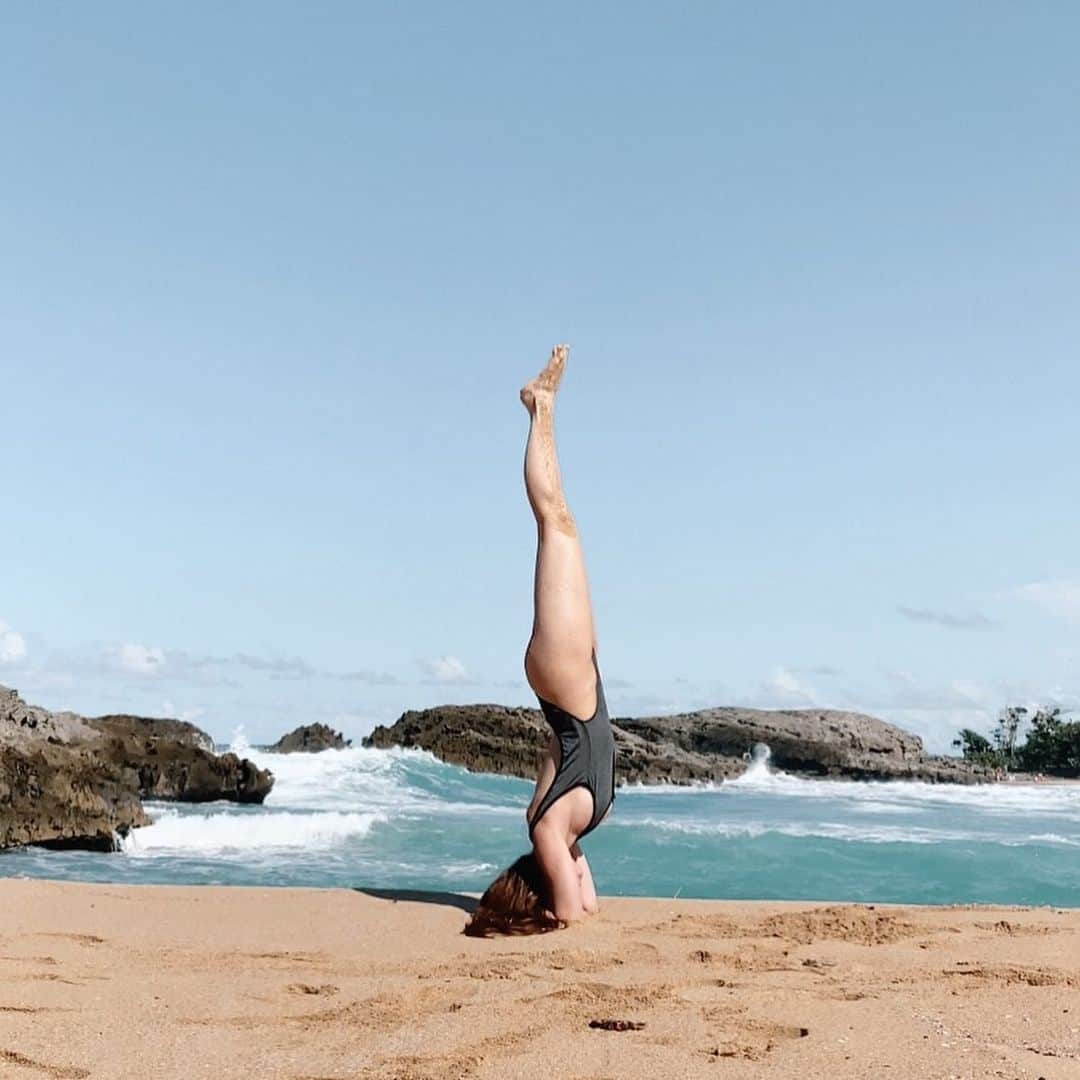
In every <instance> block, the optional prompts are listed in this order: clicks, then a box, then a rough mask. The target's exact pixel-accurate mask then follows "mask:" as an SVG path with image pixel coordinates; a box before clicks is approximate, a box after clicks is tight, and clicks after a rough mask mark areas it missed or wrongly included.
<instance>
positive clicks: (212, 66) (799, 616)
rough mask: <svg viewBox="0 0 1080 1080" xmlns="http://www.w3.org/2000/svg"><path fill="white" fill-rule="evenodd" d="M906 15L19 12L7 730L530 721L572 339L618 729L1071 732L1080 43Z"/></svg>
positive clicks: (278, 728)
mask: <svg viewBox="0 0 1080 1080" xmlns="http://www.w3.org/2000/svg"><path fill="white" fill-rule="evenodd" d="M874 8H875V9H874V10H871V8H869V7H867V6H866V5H862V4H845V3H831V4H825V5H818V6H816V7H815V8H814V9H813V10H811V9H809V8H808V7H807V6H806V5H801V4H782V3H775V4H768V5H753V6H751V5H734V4H714V3H701V4H693V3H688V4H681V5H674V6H669V8H668V9H666V10H662V9H661V8H660V7H658V6H657V5H652V4H632V3H631V4H628V3H619V4H611V3H595V4H588V5H569V4H554V5H545V6H544V7H543V8H533V9H528V10H527V9H525V8H524V7H523V6H521V5H505V4H466V5H453V6H450V5H442V4H411V5H398V6H397V7H395V8H391V6H390V5H354V4H344V3H341V4H325V3H324V4H311V5H296V4H272V3H269V4H268V3H259V4H253V3H237V4H231V5H228V8H227V10H224V11H223V10H221V9H220V6H219V5H209V4H189V5H184V6H183V7H182V8H176V9H170V10H166V9H162V8H160V7H157V6H155V8H154V9H148V8H147V7H146V6H145V5H142V4H135V3H115V4H111V5H106V6H99V5H93V6H90V5H75V6H73V5H63V6H55V5H30V6H24V7H23V8H21V9H15V8H10V7H9V8H8V9H7V10H5V12H4V14H3V16H0V20H2V25H0V91H2V93H0V101H2V103H3V104H2V105H0V110H2V114H3V120H4V131H5V145H4V158H5V162H4V168H3V169H2V170H0V236H2V237H3V245H2V247H3V255H2V257H0V376H2V379H0V395H2V401H3V418H4V423H3V429H2V434H0V462H2V465H3V486H2V491H3V512H2V519H0V682H3V683H5V684H7V685H12V686H15V687H17V688H19V689H20V691H22V692H23V693H24V696H26V697H27V698H29V699H30V700H33V701H36V702H39V703H42V704H45V705H48V706H50V707H69V708H73V709H76V710H78V711H81V712H84V713H99V712H104V711H116V710H121V709H122V710H126V711H138V712H144V713H151V714H162V713H170V714H174V715H175V714H179V715H184V716H188V717H191V718H193V719H195V720H196V721H197V722H199V723H200V724H202V725H203V726H204V727H206V728H207V729H208V730H210V731H211V732H212V733H214V734H215V735H216V736H217V737H219V738H224V737H227V736H228V735H229V734H230V733H231V732H232V730H233V729H234V728H235V727H236V726H237V725H238V724H241V723H242V724H244V725H245V727H246V730H247V732H248V734H249V736H250V737H251V738H252V739H253V740H261V739H270V738H274V737H276V736H277V735H278V734H280V733H281V732H283V731H284V730H287V729H288V728H289V727H291V726H293V725H295V724H296V723H300V722H307V721H312V720H325V721H328V722H331V723H335V724H337V725H338V726H340V727H343V728H344V729H345V730H346V731H347V733H349V734H351V735H354V736H355V735H359V734H362V733H363V732H365V731H366V730H368V729H369V728H370V726H371V725H372V724H373V723H374V722H376V721H382V720H391V719H393V718H395V717H396V716H397V715H398V714H399V713H400V712H401V711H402V710H403V709H405V708H409V707H421V706H425V705H429V704H434V703H436V702H443V701H455V702H466V701H503V702H508V703H509V702H525V701H527V700H528V699H529V695H528V690H527V687H526V686H525V684H524V681H523V679H522V675H521V653H522V649H523V647H524V643H525V638H526V636H527V632H528V628H529V621H530V575H531V570H532V560H533V527H532V522H531V518H530V516H529V513H528V510H527V507H526V503H525V500H524V496H523V493H522V491H521V480H520V469H521V461H520V458H521V451H522V447H523V443H524V436H525V414H524V412H523V411H522V409H521V406H520V405H519V404H518V402H517V389H518V387H519V385H520V384H521V383H522V382H523V381H524V380H525V378H527V377H528V376H529V375H531V374H532V373H533V372H534V371H535V369H536V368H537V367H538V366H539V365H540V364H541V363H542V362H543V361H544V359H545V358H546V355H547V352H548V349H549V348H550V346H551V345H552V344H553V343H554V342H556V341H562V340H566V341H569V342H570V343H571V346H572V353H571V360H570V369H569V372H568V375H567V378H566V382H565V384H564V386H565V390H564V393H563V395H562V399H561V402H560V406H559V430H560V441H561V452H562V458H563V469H564V474H565V479H566V483H567V487H568V491H569V495H570V500H571V504H572V506H573V508H574V510H575V512H576V514H577V517H578V520H579V523H580V526H581V530H582V534H583V537H584V540H585V544H586V551H587V556H588V560H589V565H590V572H591V577H592V584H593V593H594V603H595V606H596V609H597V620H598V629H599V636H600V647H601V662H602V666H603V669H604V673H605V677H606V679H607V681H608V683H609V698H610V700H611V704H612V706H613V709H614V711H615V712H616V713H623V714H627V713H642V712H655V711H669V710H675V709H681V708H696V707H702V706H706V705H721V704H752V705H760V706H795V705H798V706H808V705H821V706H826V705H831V706H836V707H843V708H853V709H862V710H865V711H869V712H872V713H874V714H876V715H879V716H882V717H885V718H887V719H891V720H894V721H896V722H898V723H901V724H903V725H904V726H906V727H909V728H911V729H912V730H914V731H917V732H919V733H920V734H922V735H923V736H924V737H925V738H926V739H927V741H928V743H929V744H930V745H931V746H932V747H935V748H942V747H944V746H946V745H947V744H948V741H949V739H950V738H951V737H952V735H953V732H954V730H955V728H956V727H958V726H960V725H961V724H974V725H976V726H985V725H986V724H987V723H988V722H989V721H990V719H991V718H992V716H993V715H994V713H995V712H996V711H997V709H998V708H999V707H1000V706H1002V705H1004V704H1006V703H1007V702H1020V701H1022V702H1036V701H1055V702H1060V703H1062V704H1065V705H1067V706H1074V705H1076V704H1080V674H1078V671H1080V664H1078V661H1080V554H1078V552H1080V545H1078V543H1077V537H1078V534H1080V507H1078V503H1077V499H1076V497H1075V491H1076V484H1077V481H1076V478H1077V472H1078V464H1080V460H1078V459H1080V450H1078V448H1077V447H1078V432H1077V423H1076V402H1077V399H1078V396H1080V373H1078V369H1077V362H1076V357H1077V346H1076V343H1077V340H1078V331H1080V306H1078V305H1077V304H1076V296H1077V293H1078V285H1080V280H1078V278H1080V273H1078V271H1080V257H1078V250H1080V246H1078V241H1080V230H1078V214H1077V212H1078V209H1080V188H1078V186H1077V184H1076V177H1077V175H1078V174H1080V129H1078V127H1077V124H1076V110H1075V106H1076V101H1077V100H1078V94H1080V69H1078V67H1077V65H1076V63H1075V56H1076V46H1077V41H1078V33H1080V13H1078V11H1077V9H1076V8H1075V6H1073V5H1069V4H1064V3H1060V4H1045V5H1039V6H1038V8H1037V9H1036V8H1034V7H1031V6H1028V5H1015V4H1006V3H978V4H975V3H957V4H950V5H944V6H943V5H938V4H929V3H916V4H907V5H902V6H901V7H895V8H893V9H889V10H885V9H884V8H882V7H881V6H874ZM1070 492H1072V493H1073V494H1070Z"/></svg>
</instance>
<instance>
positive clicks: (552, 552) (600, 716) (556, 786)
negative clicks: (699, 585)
mask: <svg viewBox="0 0 1080 1080" xmlns="http://www.w3.org/2000/svg"><path fill="white" fill-rule="evenodd" d="M568 354H569V349H568V348H567V346H565V345H559V346H556V347H555V348H554V349H553V350H552V353H551V358H550V359H549V360H548V363H547V366H546V367H545V368H544V370H543V371H541V372H540V374H539V375H538V376H537V377H536V378H535V379H533V380H532V382H530V383H527V384H526V385H525V386H524V387H523V388H522V390H521V400H522V403H523V404H524V405H525V408H526V409H527V410H528V412H529V441H528V444H527V446H526V449H525V491H526V494H527V495H528V498H529V505H530V506H531V507H532V511H533V514H534V516H535V517H536V525H537V548H536V575H535V582H534V592H533V628H532V637H531V638H530V639H529V645H528V648H527V649H526V650H525V675H526V677H527V678H528V680H529V685H530V686H531V687H532V689H533V691H534V692H535V694H536V696H537V698H538V699H539V701H540V707H541V709H542V710H543V713H544V717H545V719H546V720H547V722H548V724H549V726H550V727H551V735H550V737H549V739H548V746H547V751H546V752H545V754H544V757H543V761H542V763H541V766H540V775H539V777H538V778H537V781H536V791H535V792H534V794H533V797H532V801H531V802H530V803H529V808H528V810H527V811H526V815H525V816H526V820H527V821H528V825H529V837H530V839H531V840H532V845H533V849H532V851H531V852H530V853H529V854H527V855H522V856H521V857H520V858H519V859H518V860H517V861H516V862H515V863H514V864H513V866H511V867H510V868H509V869H508V870H505V871H504V872H503V873H502V874H500V875H499V877H498V878H496V879H495V881H494V882H493V883H492V884H491V885H490V886H489V888H488V890H487V892H485V893H484V896H483V898H482V899H481V901H480V905H479V907H478V908H477V909H476V911H475V912H474V913H473V917H472V920H471V921H470V923H469V925H468V926H467V927H466V933H470V934H477V935H483V934H487V933H492V932H501V933H538V932H541V931H543V930H550V929H555V928H556V927H559V926H562V925H565V924H567V923H570V922H574V921H575V920H578V919H581V918H584V917H585V916H586V915H590V914H592V913H594V912H595V911H596V910H597V900H596V889H595V888H594V886H593V880H592V874H591V873H590V871H589V864H588V862H587V861H586V859H585V855H584V854H583V853H582V851H581V848H580V847H579V846H578V841H579V840H580V839H581V838H582V837H583V836H585V835H586V834H587V833H589V832H591V831H592V830H593V829H595V828H596V826H597V825H599V824H600V822H601V820H602V819H603V818H604V816H605V815H606V814H607V812H608V811H609V810H610V808H611V804H612V802H613V801H614V799H615V740H614V736H613V734H612V731H611V722H610V720H609V718H608V712H607V704H606V702H605V701H604V688H603V685H602V684H601V681H600V669H599V667H598V665H597V661H596V633H595V629H594V625H593V614H592V606H591V604H590V602H589V585H588V580H587V578H586V575H585V559H584V556H583V554H582V550H581V542H580V540H579V538H578V532H577V526H576V524H575V523H574V518H573V515H572V514H571V513H570V508H569V507H568V506H567V504H566V498H565V496H564V495H563V489H562V480H561V477H560V473H559V461H558V457H557V455H556V452H555V430H554V406H555V394H556V391H557V390H558V388H559V382H560V380H561V379H562V376H563V372H564V370H565V368H566V359H567V356H568Z"/></svg>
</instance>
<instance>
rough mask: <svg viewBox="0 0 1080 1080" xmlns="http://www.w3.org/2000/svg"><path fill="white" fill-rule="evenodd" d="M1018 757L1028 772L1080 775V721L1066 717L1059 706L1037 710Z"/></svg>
mask: <svg viewBox="0 0 1080 1080" xmlns="http://www.w3.org/2000/svg"><path fill="white" fill-rule="evenodd" d="M1017 757H1018V760H1019V763H1020V766H1021V767H1022V768H1024V769H1026V770H1027V771H1028V772H1042V773H1056V774H1058V775H1059V776H1078V775H1080V723H1078V722H1077V721H1075V720H1073V721H1069V720H1064V719H1063V718H1062V713H1061V709H1059V708H1057V707H1056V706H1055V707H1044V708H1042V709H1039V710H1037V711H1036V713H1035V715H1034V716H1033V717H1032V718H1031V730H1030V731H1029V732H1028V736H1027V739H1026V740H1025V742H1024V745H1023V746H1022V747H1021V748H1020V750H1019V752H1018V755H1017Z"/></svg>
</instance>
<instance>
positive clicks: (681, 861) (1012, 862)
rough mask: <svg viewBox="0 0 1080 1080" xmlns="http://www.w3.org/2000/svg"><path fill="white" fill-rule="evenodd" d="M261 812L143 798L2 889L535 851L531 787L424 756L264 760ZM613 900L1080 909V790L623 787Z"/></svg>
mask: <svg viewBox="0 0 1080 1080" xmlns="http://www.w3.org/2000/svg"><path fill="white" fill-rule="evenodd" d="M231 749H234V750H236V751H237V752H239V753H241V754H243V755H245V756H248V757H251V758H252V759H253V760H254V761H256V762H257V763H258V764H259V765H260V766H263V767H265V768H269V769H271V770H273V772H274V775H275V777H276V783H275V786H274V790H273V791H272V793H271V794H270V796H269V797H268V798H267V800H266V802H265V804H263V805H262V806H236V805H233V804H229V803H212V804H203V805H197V806H189V805H178V804H175V803H148V804H147V807H148V810H149V811H150V813H151V815H152V816H153V818H154V824H153V825H151V826H149V827H147V828H143V829H138V830H135V831H134V832H133V833H132V834H131V835H130V836H129V837H128V838H127V839H126V840H125V841H124V842H123V847H122V850H120V851H118V852H115V853H113V854H101V853H93V852H51V851H44V850H40V849H35V848H29V849H24V850H18V851H10V852H6V853H3V854H0V876H7V877H11V876H20V875H25V876H29V877H46V878H54V879H65V880H78V881H99V882H101V881H105V882H123V883H139V882H155V883H168V884H223V885H306V886H345V887H355V888H374V889H436V890H460V891H470V892H478V891H482V890H483V889H484V888H485V886H486V885H487V884H488V882H489V881H490V880H491V879H492V877H493V876H494V875H495V874H496V873H497V872H498V871H499V870H500V869H501V868H502V867H504V866H505V865H507V864H508V863H510V862H511V861H512V860H513V859H514V858H515V857H516V856H517V855H518V854H520V853H521V852H523V851H525V850H526V849H527V847H528V840H527V834H526V828H525V817H524V814H525V806H526V804H527V802H528V799H529V797H530V795H531V792H532V784H530V783H526V782H525V781H523V780H515V779H512V778H509V777H500V776H487V775H477V774H472V773H468V772H466V771H465V770H464V769H460V768H457V767H455V766H451V765H445V764H443V763H442V762H440V761H438V760H437V759H436V758H434V757H432V756H431V755H430V754H427V753H424V752H422V751H414V750H398V749H393V750H375V749H366V748H356V749H349V750H340V751H337V750H328V751H324V752H322V753H320V754H310V755H309V754H291V755H281V754H272V753H269V752H266V751H263V750H259V749H257V748H251V747H249V746H248V745H247V744H246V742H245V741H244V740H243V737H242V736H238V737H237V738H236V740H235V741H234V744H233V746H232V747H231ZM582 846H583V847H584V849H585V851H586V853H587V855H588V856H589V861H590V864H591V865H592V868H593V874H594V876H595V878H596V882H597V887H598V890H599V891H600V893H601V894H602V895H609V896H671V897H674V896H680V897H701V898H725V899H778V900H822V901H824V900H837V901H862V902H865V901H880V902H883V903H886V902H896V903H919V904H961V903H987V904H991V903H992V904H1033V905H1053V906H1061V907H1074V906H1080V784H1062V785H1056V784H1032V785H1015V786H1013V785H1008V784H1002V785H986V786H980V787H960V786H952V785H935V784H923V783H910V782H900V781H895V782H879V783H874V782H850V781H836V780H809V779H802V778H798V777H793V776H787V775H785V774H783V773H780V772H776V771H773V770H771V769H770V768H769V766H768V763H767V761H764V760H761V761H755V762H754V763H753V764H752V765H751V767H750V768H749V770H748V771H747V773H746V774H745V775H743V776H742V777H740V778H738V779H736V780H733V781H728V782H726V783H722V784H715V785H709V786H700V787H693V788H684V787H667V786H664V787H644V786H642V787H629V788H627V787H624V788H620V789H619V792H618V798H617V799H616V802H615V807H614V810H613V812H612V816H611V817H610V818H609V819H608V820H607V821H606V822H605V823H604V824H603V825H601V826H600V828H599V829H597V830H596V832H594V833H593V834H591V835H590V836H589V837H587V838H586V840H585V841H584V842H583V845H582Z"/></svg>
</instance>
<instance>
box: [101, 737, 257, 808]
mask: <svg viewBox="0 0 1080 1080" xmlns="http://www.w3.org/2000/svg"><path fill="white" fill-rule="evenodd" d="M159 723H161V724H162V727H161V729H160V731H159V729H158V728H157V725H158V724H159ZM87 724H88V725H89V726H90V727H91V728H92V729H93V730H94V731H96V732H98V733H99V734H100V738H99V739H98V740H97V741H96V743H95V747H94V748H95V752H96V754H97V756H98V758H100V759H101V760H103V761H105V762H108V763H109V764H111V765H112V766H113V767H114V768H116V769H118V770H121V771H130V772H132V773H133V774H134V775H135V777H136V778H137V783H138V791H139V795H140V796H141V797H142V798H144V799H173V800H176V801H177V802H213V801H214V800H216V799H229V800H231V801H233V802H240V803H261V802H262V801H263V799H265V798H266V796H267V795H268V794H269V793H270V789H271V788H272V787H273V786H274V778H273V775H272V774H271V773H270V772H268V771H267V770H266V769H260V768H259V767H258V766H256V765H254V764H253V763H252V762H250V761H248V760H247V759H246V758H244V759H241V758H239V757H237V756H236V754H233V753H228V754H215V753H213V751H212V750H206V749H204V748H203V741H204V740H210V737H209V736H208V735H206V733H205V732H201V731H199V729H198V728H195V727H194V725H192V724H186V725H184V726H183V727H180V726H178V725H181V724H183V721H180V720H165V721H157V720H149V719H145V718H143V717H138V716H99V717H96V718H94V719H92V720H87ZM210 745H211V746H213V742H212V741H210Z"/></svg>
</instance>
